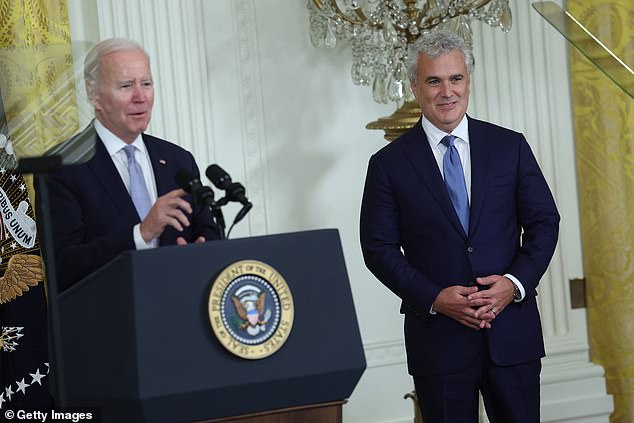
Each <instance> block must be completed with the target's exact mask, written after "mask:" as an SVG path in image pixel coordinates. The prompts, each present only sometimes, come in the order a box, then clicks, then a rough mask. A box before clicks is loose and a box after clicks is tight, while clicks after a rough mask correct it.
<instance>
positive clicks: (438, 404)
mask: <svg viewBox="0 0 634 423" xmlns="http://www.w3.org/2000/svg"><path fill="white" fill-rule="evenodd" d="M408 61H409V64H408V70H409V77H410V81H411V86H412V90H413V92H414V94H415V96H416V99H417V102H418V104H419V105H420V107H421V109H422V112H423V116H422V118H421V120H419V121H418V123H417V124H416V125H415V126H414V127H413V128H411V129H410V130H408V131H407V132H405V133H404V134H403V135H402V136H401V137H399V138H398V139H397V140H395V141H394V142H392V143H390V144H388V145H387V146H385V147H384V148H382V149H381V150H380V151H378V152H377V153H376V154H374V155H373V156H372V157H371V159H370V162H369V165H368V171H367V177H366V182H365V189H364V194H363V200H362V206H361V223H360V234H361V247H362V250H363V256H364V259H365V263H366V265H367V267H368V268H369V269H370V270H371V271H372V273H373V274H374V275H375V276H376V277H377V278H378V279H379V280H380V281H381V282H382V283H383V284H385V285H386V286H387V287H388V288H389V289H390V290H391V291H393V292H394V293H395V294H396V295H397V296H398V297H400V298H401V300H402V305H401V312H402V313H403V314H404V315H405V316H404V317H405V328H404V332H405V344H406V350H407V361H408V370H409V373H410V374H411V375H412V376H413V378H414V385H415V388H416V393H417V395H418V398H419V405H420V408H421V411H422V416H423V421H424V422H425V423H437V422H446V423H461V422H473V423H475V422H477V421H478V414H479V411H478V407H479V397H478V392H480V393H481V394H482V397H483V399H484V404H485V408H486V412H487V415H488V417H489V419H490V421H491V422H492V423H513V422H517V423H519V422H524V423H528V422H531V423H536V422H539V407H540V398H539V396H540V393H539V392H540V390H539V387H540V379H539V378H540V372H541V357H543V356H544V354H545V352H544V342H543V337H542V331H541V323H540V318H539V313H538V310H537V302H536V295H537V292H536V288H537V285H538V283H539V280H540V278H541V277H542V275H543V274H544V272H545V271H546V269H547V267H548V264H549V262H550V259H551V257H552V255H553V252H554V250H555V246H556V244H557V236H558V230H559V229H558V228H559V214H558V212H557V208H556V206H555V202H554V200H553V197H552V194H551V192H550V190H549V188H548V185H547V183H546V180H545V179H544V176H543V175H542V172H541V171H540V169H539V166H538V164H537V161H536V160H535V157H534V156H533V154H532V152H531V149H530V147H529V145H528V143H527V142H526V139H525V138H524V136H523V135H522V134H520V133H517V132H514V131H511V130H509V129H505V128H502V127H499V126H496V125H493V124H491V123H487V122H483V121H480V120H476V119H473V118H471V117H469V116H467V115H466V111H467V105H468V100H469V86H470V77H471V73H472V70H473V56H472V53H471V51H470V49H469V48H468V47H467V46H466V45H465V43H464V41H463V39H462V38H461V37H459V36H457V35H456V34H453V33H451V32H435V33H431V34H424V35H422V36H421V37H420V38H419V39H418V40H417V41H416V42H415V43H414V44H413V46H412V48H411V50H410V52H409V54H408ZM447 135H452V137H449V138H450V139H452V140H453V141H452V142H453V146H455V150H456V151H457V153H458V154H459V160H460V161H459V162H458V169H459V173H460V175H461V176H460V183H461V184H462V187H463V189H464V188H465V187H466V190H465V196H464V197H465V198H464V199H465V202H466V210H461V208H460V207H457V206H454V203H453V200H452V195H450V191H451V188H450V185H451V184H448V183H447V182H446V181H447V179H448V177H447V176H444V175H446V173H445V172H446V171H448V170H449V169H448V168H449V167H450V166H449V165H446V163H447V162H446V159H445V153H450V151H448V150H449V149H450V148H452V147H451V143H449V141H448V140H449V138H448V139H447V140H444V138H445V137H446V136H447ZM446 143H447V144H446ZM460 167H461V169H460ZM443 168H446V169H443ZM457 210H458V212H457ZM463 212H466V215H465V218H464V219H463V220H464V221H463V222H461V219H460V216H459V214H460V215H461V216H462V215H463Z"/></svg>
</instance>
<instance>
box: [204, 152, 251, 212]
mask: <svg viewBox="0 0 634 423" xmlns="http://www.w3.org/2000/svg"><path fill="white" fill-rule="evenodd" d="M205 175H207V178H209V180H210V181H211V182H212V183H213V184H214V185H215V186H216V188H218V189H221V190H224V191H226V193H227V199H228V200H229V201H236V202H238V203H240V204H242V205H243V206H244V207H247V208H248V209H250V208H251V207H252V204H251V202H249V200H248V199H247V197H246V195H245V189H244V186H243V185H242V184H241V183H239V182H232V181H231V176H229V174H228V173H227V172H225V171H224V170H223V169H222V168H221V167H220V166H218V165H217V164H212V165H211V166H209V167H208V168H207V170H206V171H205ZM247 211H248V210H247ZM245 214H246V212H245ZM242 217H244V216H242ZM242 217H241V218H242Z"/></svg>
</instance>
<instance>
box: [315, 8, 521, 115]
mask: <svg viewBox="0 0 634 423" xmlns="http://www.w3.org/2000/svg"><path fill="white" fill-rule="evenodd" d="M308 9H309V11H310V38H311V41H312V43H313V45H314V46H315V47H328V48H333V47H335V46H336V45H337V43H339V42H340V41H344V40H350V41H351V44H352V70H351V74H352V82H353V83H354V84H356V85H366V86H369V85H371V86H372V96H373V98H374V101H376V102H377V103H385V104H387V103H389V102H396V103H397V105H398V106H403V104H404V103H406V102H411V101H413V100H414V95H413V94H412V92H411V90H410V88H409V81H408V78H407V71H406V69H405V63H404V60H405V57H406V55H407V49H408V46H409V44H411V43H412V42H414V41H415V40H416V39H417V38H418V36H419V35H420V34H421V33H424V32H428V31H431V30H436V29H448V30H450V31H453V32H456V33H457V34H459V35H460V36H462V37H463V38H464V39H465V41H466V42H467V44H469V45H470V46H471V45H472V31H471V26H470V22H471V21H472V20H473V19H476V20H479V21H482V22H485V23H486V24H488V25H490V26H492V27H496V26H499V27H500V28H501V29H502V31H504V32H508V31H509V30H510V29H511V9H510V7H509V0H308Z"/></svg>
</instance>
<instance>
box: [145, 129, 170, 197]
mask: <svg viewBox="0 0 634 423" xmlns="http://www.w3.org/2000/svg"><path fill="white" fill-rule="evenodd" d="M142 136H143V142H144V143H145V148H147V152H148V155H149V156H150V163H151V164H152V171H153V172H154V179H155V181H156V193H157V197H160V196H162V195H163V194H166V193H167V192H168V191H169V190H170V189H173V187H174V175H175V171H174V170H172V169H171V166H170V163H168V161H167V158H166V157H163V154H162V152H161V149H160V148H159V145H158V144H157V143H156V142H152V140H151V139H150V137H149V136H147V135H145V134H143V135H142Z"/></svg>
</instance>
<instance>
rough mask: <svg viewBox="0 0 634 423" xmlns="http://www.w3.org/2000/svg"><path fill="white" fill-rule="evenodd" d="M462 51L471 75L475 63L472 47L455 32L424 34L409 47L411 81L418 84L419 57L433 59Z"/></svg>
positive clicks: (408, 65) (408, 59)
mask: <svg viewBox="0 0 634 423" xmlns="http://www.w3.org/2000/svg"><path fill="white" fill-rule="evenodd" d="M456 49H457V50H460V51H461V52H462V54H463V55H464V61H465V65H466V66H467V72H469V75H471V74H472V73H473V68H474V67H475V63H474V61H473V53H472V52H471V47H469V46H468V45H467V43H466V42H465V40H464V39H463V38H462V37H461V36H460V35H458V34H456V33H455V32H451V31H433V32H428V33H425V34H422V35H421V36H420V37H418V39H417V40H416V41H415V42H414V43H413V44H412V45H411V46H410V47H409V50H408V52H407V58H406V59H405V66H406V67H407V76H408V77H409V80H410V81H411V82H413V83H414V84H415V83H416V74H417V73H418V55H419V54H421V53H425V54H426V55H427V56H429V57H430V58H431V59H435V58H436V57H439V56H442V55H443V54H447V53H449V52H450V51H452V50H456Z"/></svg>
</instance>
